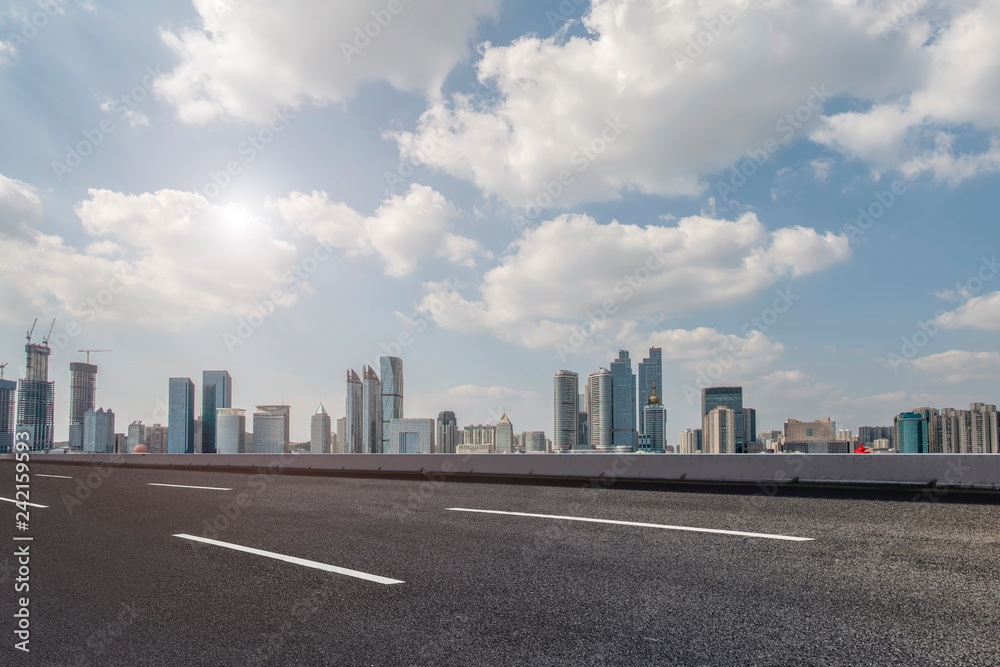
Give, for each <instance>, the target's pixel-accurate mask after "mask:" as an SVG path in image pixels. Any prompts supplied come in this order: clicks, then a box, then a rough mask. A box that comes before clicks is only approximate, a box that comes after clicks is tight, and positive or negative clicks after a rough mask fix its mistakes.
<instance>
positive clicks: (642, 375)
mask: <svg viewBox="0 0 1000 667" xmlns="http://www.w3.org/2000/svg"><path fill="white" fill-rule="evenodd" d="M638 371H639V372H638V376H637V380H638V383H637V384H638V387H639V409H640V410H642V409H643V408H644V407H645V406H646V405H647V404H649V397H650V395H652V393H653V385H654V384H655V385H656V386H657V387H659V388H660V393H661V394H662V393H663V350H662V349H661V348H659V347H651V348H649V356H648V357H646V358H645V359H643V360H642V361H641V362H639V366H638ZM660 402H661V403H662V402H663V401H662V399H661V400H660ZM639 433H640V434H642V435H646V426H645V418H644V415H643V414H642V412H640V413H639Z"/></svg>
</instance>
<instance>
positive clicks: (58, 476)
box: [33, 473, 73, 479]
mask: <svg viewBox="0 0 1000 667" xmlns="http://www.w3.org/2000/svg"><path fill="white" fill-rule="evenodd" d="M33 477H55V478H56V479H73V478H72V477H67V476H66V475H43V474H42V473H36V474H35V475H33Z"/></svg>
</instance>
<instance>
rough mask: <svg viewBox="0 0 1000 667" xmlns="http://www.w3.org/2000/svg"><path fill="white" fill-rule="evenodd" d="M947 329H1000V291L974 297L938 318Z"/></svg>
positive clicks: (939, 322)
mask: <svg viewBox="0 0 1000 667" xmlns="http://www.w3.org/2000/svg"><path fill="white" fill-rule="evenodd" d="M937 322H938V324H940V325H941V326H942V327H944V328H945V329H963V328H972V329H981V330H983V331H1000V292H993V293H992V294H986V295H983V296H977V297H972V298H970V299H968V300H967V301H965V303H964V304H962V305H961V306H960V307H959V308H957V309H956V310H954V311H951V312H948V313H944V314H943V315H941V316H939V317H938V318H937Z"/></svg>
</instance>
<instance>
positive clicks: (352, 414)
mask: <svg viewBox="0 0 1000 667" xmlns="http://www.w3.org/2000/svg"><path fill="white" fill-rule="evenodd" d="M346 404H347V405H346V406H345V412H344V415H345V417H344V419H345V422H344V426H345V428H346V432H347V437H346V438H345V440H344V443H343V445H341V446H342V447H343V449H344V453H346V454H363V453H364V451H365V435H364V415H365V408H364V386H363V385H362V384H361V378H359V377H358V374H357V373H355V372H354V371H353V370H349V371H347V398H346Z"/></svg>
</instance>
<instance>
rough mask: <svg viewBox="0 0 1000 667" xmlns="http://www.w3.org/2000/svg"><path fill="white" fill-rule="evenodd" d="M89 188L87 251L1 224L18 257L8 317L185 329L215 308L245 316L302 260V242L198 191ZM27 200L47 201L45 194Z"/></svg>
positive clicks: (4, 301)
mask: <svg viewBox="0 0 1000 667" xmlns="http://www.w3.org/2000/svg"><path fill="white" fill-rule="evenodd" d="M0 178H2V177H0ZM0 184H3V185H9V181H8V182H7V183H3V181H2V180H0ZM22 185H23V184H22ZM21 189H22V190H23V188H21ZM23 194H24V193H23V192H22V193H21V195H22V196H23ZM88 194H89V199H87V200H84V201H82V202H80V203H79V204H78V205H77V206H76V212H77V215H79V217H80V219H81V221H82V223H83V227H84V230H85V231H86V232H87V234H88V235H89V236H90V237H92V239H93V241H92V242H90V243H88V244H87V245H86V247H85V249H84V250H83V251H82V252H81V251H79V250H77V249H76V248H74V247H72V246H70V245H67V244H66V242H65V241H64V240H63V239H62V238H60V237H58V236H53V235H48V234H43V233H41V232H38V231H37V230H35V229H34V228H33V227H24V228H22V230H21V233H20V234H17V235H11V234H10V233H9V232H8V229H7V227H6V226H3V227H0V236H6V238H4V239H3V243H4V251H5V254H6V255H7V256H8V257H10V259H11V261H9V262H5V263H3V264H2V265H0V280H2V281H3V283H4V284H6V285H8V286H10V287H9V288H8V289H5V290H3V291H2V294H0V313H3V315H4V319H9V320H23V319H25V318H27V317H29V316H31V315H32V313H34V314H36V315H37V314H38V313H39V312H48V311H49V310H50V309H52V308H57V309H61V310H62V311H64V312H66V313H68V314H70V315H72V316H75V317H83V318H85V319H86V321H93V320H94V319H97V318H107V319H118V320H127V321H132V322H143V323H154V324H158V325H163V326H167V327H177V326H180V325H181V324H183V323H186V322H190V321H197V320H199V319H203V318H206V317H208V316H210V315H213V314H219V313H226V314H232V315H245V314H247V313H248V312H250V311H251V310H252V309H253V302H254V300H260V299H262V298H267V296H268V294H270V293H273V290H276V289H278V290H280V289H281V288H282V286H283V282H282V278H283V275H284V273H285V271H286V270H287V268H289V267H290V266H291V263H292V262H293V261H294V259H295V255H296V251H295V248H294V246H292V245H291V244H288V243H285V242H282V241H280V240H277V239H276V238H274V236H273V235H272V233H271V230H270V229H269V228H268V226H267V224H266V223H265V222H263V221H262V220H259V219H257V218H254V217H253V216H251V215H249V214H248V213H247V212H246V211H244V210H242V209H239V208H237V207H235V206H226V207H220V206H214V205H212V204H210V203H209V202H208V201H207V200H205V199H204V198H202V197H201V196H200V195H197V194H193V193H189V192H179V191H176V190H159V191H157V192H155V193H144V194H140V195H127V194H122V193H120V192H112V191H109V190H90V191H89V193H88ZM6 199H7V198H0V201H6ZM29 203H30V204H31V206H32V207H33V209H34V207H40V204H39V203H38V201H37V199H34V200H32V199H30V198H29ZM34 212H35V213H36V214H37V217H40V216H41V212H40V210H35V211H34ZM0 215H2V214H0ZM4 217H6V216H4ZM22 269H23V270H25V271H30V274H31V276H32V278H31V280H23V278H22V277H21V274H19V273H18V272H19V271H21V270H22ZM283 293H284V292H283ZM288 298H289V299H291V298H292V297H291V296H289V297H288Z"/></svg>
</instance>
